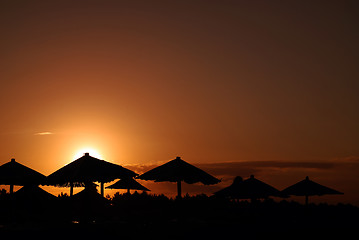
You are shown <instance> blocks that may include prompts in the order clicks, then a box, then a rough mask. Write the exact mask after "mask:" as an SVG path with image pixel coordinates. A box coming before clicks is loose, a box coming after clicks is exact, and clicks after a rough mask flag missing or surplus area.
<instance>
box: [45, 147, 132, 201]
mask: <svg viewBox="0 0 359 240" xmlns="http://www.w3.org/2000/svg"><path fill="white" fill-rule="evenodd" d="M135 176H137V174H136V173H135V172H133V171H131V170H129V169H126V168H124V167H122V166H120V165H117V164H114V163H110V162H107V161H104V160H100V159H97V158H94V157H92V156H90V155H89V153H85V154H84V156H82V157H80V158H79V159H77V160H75V161H73V162H71V163H69V164H67V165H66V166H64V167H62V168H60V169H59V170H57V171H55V172H54V173H52V174H50V175H49V176H48V177H47V181H48V185H54V186H65V187H68V186H70V195H71V196H72V195H73V187H74V186H84V185H86V184H91V183H92V182H100V183H101V195H104V183H106V182H111V181H113V180H115V179H118V178H129V177H130V178H131V177H132V178H133V177H135Z"/></svg>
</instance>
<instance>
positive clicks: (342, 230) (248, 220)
mask: <svg viewBox="0 0 359 240" xmlns="http://www.w3.org/2000/svg"><path fill="white" fill-rule="evenodd" d="M89 199H91V200H89ZM358 236H359V209H358V207H355V206H352V205H343V204H338V205H327V204H319V205H314V204H310V205H309V206H304V205H301V204H299V203H296V202H289V201H281V202H274V201H272V200H270V199H269V200H265V201H262V202H255V203H249V202H234V201H229V200H224V199H214V198H210V197H207V196H204V195H203V196H202V195H201V196H195V197H186V198H184V199H182V200H181V201H178V200H171V199H168V198H166V197H165V196H150V195H146V194H135V195H131V196H129V195H115V196H114V198H112V199H108V200H104V199H102V198H98V197H97V196H95V197H93V196H92V197H91V198H87V199H85V198H83V199H80V198H77V199H71V198H69V197H67V196H62V197H59V198H56V199H51V200H46V201H44V200H42V201H38V200H36V201H34V200H26V201H25V200H13V199H10V198H8V197H7V198H4V197H3V198H2V199H0V239H6V238H5V237H9V238H10V237H11V238H12V239H22V238H25V237H26V238H30V237H33V238H34V239H35V238H48V239H51V238H52V239H64V238H68V239H86V238H88V239H268V238H271V239H325V238H328V239H334V238H337V239H356V238H357V237H358Z"/></svg>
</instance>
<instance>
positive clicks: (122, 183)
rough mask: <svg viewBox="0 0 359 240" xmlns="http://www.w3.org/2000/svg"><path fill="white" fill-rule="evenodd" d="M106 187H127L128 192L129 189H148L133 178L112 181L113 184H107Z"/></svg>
mask: <svg viewBox="0 0 359 240" xmlns="http://www.w3.org/2000/svg"><path fill="white" fill-rule="evenodd" d="M106 188H110V189H127V192H128V193H129V192H130V189H133V190H143V191H150V190H149V189H148V188H146V187H145V186H143V185H141V184H140V183H139V182H137V181H136V180H135V179H133V178H124V179H120V180H118V181H117V182H116V183H114V184H112V185H110V186H107V187H106Z"/></svg>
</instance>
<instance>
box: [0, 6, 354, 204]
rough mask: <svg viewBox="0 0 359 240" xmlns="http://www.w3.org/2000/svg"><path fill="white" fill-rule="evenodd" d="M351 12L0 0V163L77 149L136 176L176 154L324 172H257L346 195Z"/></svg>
mask: <svg viewBox="0 0 359 240" xmlns="http://www.w3.org/2000/svg"><path fill="white" fill-rule="evenodd" d="M358 9H359V8H358V3H357V2H356V1H324V2H323V1H1V2H0V31H1V38H0V52H1V55H0V79H1V82H0V83H1V85H0V86H1V88H0V109H1V119H0V143H1V144H0V164H3V163H5V162H8V161H9V160H10V158H16V159H17V160H18V161H19V162H21V163H23V164H25V165H27V166H29V167H32V168H34V169H36V170H38V171H40V172H42V173H43V174H45V175H48V174H50V173H52V172H54V171H55V170H57V169H58V168H60V167H62V166H63V165H65V164H67V163H69V162H71V161H72V160H73V159H74V156H75V155H76V154H78V152H81V151H83V150H82V149H84V148H87V149H94V150H96V151H97V152H98V153H99V154H101V158H103V159H105V160H108V161H111V162H115V163H118V164H121V165H126V166H127V165H128V166H132V167H133V168H136V169H139V166H145V165H147V166H148V165H156V164H158V163H159V162H166V161H168V160H171V159H174V158H175V157H176V156H182V157H183V159H184V160H186V161H188V162H191V163H198V164H212V165H211V166H217V164H221V163H222V164H224V163H233V162H239V161H244V162H252V163H255V166H252V167H253V168H252V169H253V171H254V168H261V167H262V165H263V161H271V162H272V163H273V162H275V163H277V162H282V163H291V162H292V163H303V162H306V163H309V162H312V163H324V164H326V163H330V164H332V165H330V166H331V168H330V169H331V171H329V170H328V168H319V169H320V171H319V170H317V172H314V173H313V172H312V171H311V170H308V169H313V168H307V167H305V166H304V167H302V166H299V167H293V166H292V165H291V167H285V168H281V167H280V168H278V166H277V165H276V164H274V165H275V166H274V167H276V169H281V173H282V174H277V175H274V177H273V176H272V177H271V176H270V175H269V173H270V171H267V174H265V171H263V173H262V175H260V176H262V179H264V180H268V181H269V182H272V183H277V184H279V185H280V183H281V184H282V185H281V186H284V185H287V184H289V183H287V182H286V179H287V180H288V179H291V181H290V184H292V183H295V182H296V181H299V180H302V179H304V177H305V176H306V175H308V173H309V174H312V175H314V179H315V176H317V180H319V182H321V183H323V184H325V183H328V184H331V186H332V187H337V188H339V189H338V190H342V191H344V190H345V187H346V186H348V184H352V182H351V181H352V180H353V179H356V178H355V176H354V175H353V174H354V172H353V166H352V165H353V164H354V165H355V167H356V168H355V169H359V167H358V166H357V165H358V164H359V160H358V159H359V158H358V156H359V144H358V143H359V124H358V123H359V111H358V110H359V94H358V92H359V70H358V63H359V47H358V46H359V45H358V42H359V30H358V22H359V17H358V16H359V11H358ZM90 153H91V152H90ZM348 159H350V160H349V161H348ZM353 159H355V160H353ZM348 162H349V163H350V164H349V165H348V164H347V163H348ZM341 163H343V164H344V165H345V164H347V165H345V166H347V170H348V171H347V170H343V169H344V168H345V167H344V168H343V165H340V164H341ZM338 164H339V165H340V167H338V166H339V165H338ZM137 165H138V166H137ZM252 165H253V164H252ZM264 165H265V164H264ZM295 166H297V165H295ZM348 166H351V167H348ZM293 169H296V170H297V169H301V171H302V172H301V174H297V175H295V174H294V173H293V174H294V175H293V174H291V173H292V172H293V171H294V170H293ZM314 169H316V168H314ZM333 169H334V170H338V171H339V172H340V173H342V174H340V175H339V176H338V174H334V173H338V171H334V170H333ZM345 169H346V168H345ZM331 172H332V173H333V174H334V175H335V178H336V179H335V180H337V181H336V182H335V181H333V179H332V178H331V177H330V175H328V173H331ZM241 173H242V174H244V175H246V174H247V175H248V174H250V172H246V173H244V172H243V171H242V172H241V171H240V169H239V170H238V174H237V175H240V174H241ZM348 174H351V175H348ZM233 175H235V173H233ZM334 175H332V176H333V177H334ZM231 176H232V175H231ZM290 176H292V177H290ZM293 176H297V178H294V177H293ZM324 176H327V177H324ZM338 177H339V179H338ZM340 177H342V178H340ZM228 179H229V178H228ZM329 179H330V180H329ZM320 180H321V181H320ZM349 180H350V181H349ZM333 184H334V186H333ZM356 186H358V185H356ZM343 188H344V190H343ZM355 190H357V189H354V188H352V189H347V191H352V192H354V191H355ZM349 195H350V194H349ZM353 201H358V203H359V197H358V198H357V199H356V200H353Z"/></svg>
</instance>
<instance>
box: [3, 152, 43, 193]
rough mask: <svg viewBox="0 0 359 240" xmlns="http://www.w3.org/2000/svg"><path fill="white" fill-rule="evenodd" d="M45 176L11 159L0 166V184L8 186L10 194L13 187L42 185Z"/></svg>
mask: <svg viewBox="0 0 359 240" xmlns="http://www.w3.org/2000/svg"><path fill="white" fill-rule="evenodd" d="M45 180H46V176H45V175H43V174H41V173H39V172H37V171H35V170H33V169H31V168H29V167H26V166H25V165H22V164H21V163H18V162H16V161H15V159H14V158H13V159H11V161H10V162H7V163H5V164H3V165H1V166H0V184H4V185H10V193H13V192H14V185H16V186H25V185H39V184H43V183H44V182H45Z"/></svg>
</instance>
